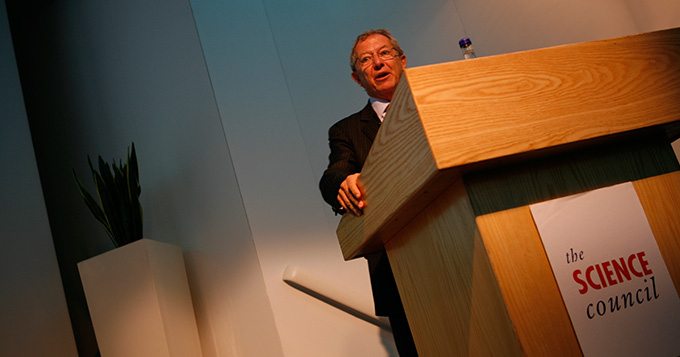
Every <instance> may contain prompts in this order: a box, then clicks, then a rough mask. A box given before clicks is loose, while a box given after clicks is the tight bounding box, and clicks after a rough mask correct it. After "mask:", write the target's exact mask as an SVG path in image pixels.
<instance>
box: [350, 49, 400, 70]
mask: <svg viewBox="0 0 680 357" xmlns="http://www.w3.org/2000/svg"><path fill="white" fill-rule="evenodd" d="M374 55H377V56H378V58H380V60H381V61H389V60H392V59H394V58H395V57H397V56H399V53H397V51H396V50H395V49H394V48H383V49H382V50H380V51H378V52H377V53H364V54H362V55H361V56H359V58H357V61H356V64H357V65H358V67H361V68H363V67H368V66H370V65H371V64H373V63H375V61H374V60H373V58H375V57H374Z"/></svg>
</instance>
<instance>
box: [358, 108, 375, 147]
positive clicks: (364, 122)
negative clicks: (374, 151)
mask: <svg viewBox="0 0 680 357" xmlns="http://www.w3.org/2000/svg"><path fill="white" fill-rule="evenodd" d="M360 113H361V131H362V132H363V133H364V134H365V135H366V137H368V139H369V140H370V141H371V142H373V140H374V139H375V136H376V134H377V133H378V129H380V119H378V115H377V114H375V110H373V107H372V106H371V102H368V104H366V106H365V107H364V109H362V110H361V112H360Z"/></svg>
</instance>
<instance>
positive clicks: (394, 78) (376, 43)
mask: <svg viewBox="0 0 680 357" xmlns="http://www.w3.org/2000/svg"><path fill="white" fill-rule="evenodd" d="M390 50H391V53H393V54H394V55H396V54H397V51H396V50H394V49H393V48H392V44H391V43H390V39H389V38H387V37H385V36H383V35H380V34H374V35H371V36H368V37H367V38H366V39H365V40H363V41H361V42H359V43H358V44H357V46H356V49H355V50H354V51H355V53H356V57H357V58H358V59H359V60H357V62H356V63H355V65H356V71H355V72H352V78H353V79H354V80H355V81H356V82H357V83H359V85H360V86H362V87H364V89H366V93H368V95H370V96H371V97H375V98H379V99H385V100H392V95H393V94H394V90H395V89H396V88H397V84H398V83H399V78H401V74H402V73H403V72H404V68H405V67H406V56H404V55H398V56H395V57H391V56H390V57H389V58H386V59H383V58H380V56H379V54H380V53H381V51H383V52H385V51H390ZM385 53H386V52H385ZM367 55H368V56H369V57H370V59H369V60H368V61H366V63H365V65H362V64H361V58H362V57H364V56H367Z"/></svg>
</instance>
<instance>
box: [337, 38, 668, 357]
mask: <svg viewBox="0 0 680 357" xmlns="http://www.w3.org/2000/svg"><path fill="white" fill-rule="evenodd" d="M679 123H680V29H671V30H665V31H658V32H652V33H646V34H641V35H635V36H628V37H622V38H615V39H609V40H601V41H593V42H586V43H579V44H573V45H566V46H558V47H553V48H546V49H539V50H532V51H526V52H519V53H513V54H506V55H498V56H491V57H485V58H477V59H474V60H469V61H458V62H451V63H444V64H437V65H431V66H423V67H417V68H410V69H407V70H406V71H405V75H404V76H403V77H402V81H401V83H400V84H399V87H398V89H397V92H396V94H395V97H394V99H393V101H392V104H391V105H390V113H388V116H387V118H386V119H385V122H384V124H383V126H382V128H381V129H380V131H379V132H378V135H377V137H376V140H375V142H374V144H373V147H372V149H371V152H370V154H369V156H368V159H367V161H366V164H365V166H364V170H363V171H362V174H361V182H362V183H363V186H364V191H365V198H366V204H367V206H366V209H365V211H364V216H362V217H359V218H357V217H350V216H346V217H344V218H343V219H342V221H341V222H340V225H339V227H338V231H337V234H338V238H339V241H340V245H341V248H342V251H343V254H344V257H345V259H353V258H356V257H360V256H362V255H364V254H367V253H370V252H373V251H377V250H380V249H385V250H386V251H387V254H388V256H389V258H390V262H391V263H392V267H393V271H394V274H395V279H396V281H397V286H398V288H399V291H400V294H401V297H402V300H403V303H404V307H405V309H406V314H407V317H408V320H409V324H410V326H411V329H412V332H413V335H414V339H415V342H416V346H417V348H418V351H419V352H420V355H421V356H451V355H483V356H490V355H503V356H506V355H528V356H543V355H581V354H582V353H581V349H580V347H579V344H578V341H577V339H576V335H575V333H574V330H573V327H572V325H571V323H570V320H569V316H568V314H567V312H566V308H565V306H564V303H563V301H562V297H561V295H560V293H559V290H558V288H557V284H556V282H555V278H554V276H553V274H552V271H551V268H550V265H549V263H548V259H547V257H546V255H545V251H544V249H543V246H542V244H541V240H540V237H539V235H538V232H537V230H536V227H535V224H534V222H533V219H532V216H531V213H530V210H529V206H528V205H530V204H533V203H537V202H541V201H545V200H548V199H553V198H557V197H563V196H566V195H570V194H574V193H580V192H585V191H589V190H593V189H596V188H600V187H606V186H610V185H613V184H617V183H622V182H628V181H633V182H634V186H635V188H636V192H637V193H638V196H639V198H640V201H641V203H642V205H643V207H644V209H645V213H646V215H647V218H648V221H649V223H650V225H651V227H652V231H653V232H654V236H655V238H656V240H657V243H658V245H659V248H660V250H661V253H662V256H663V257H664V260H665V262H666V265H667V267H668V269H669V271H670V274H671V277H672V279H673V282H674V284H675V286H676V289H678V290H679V291H680V259H678V258H680V239H679V238H680V171H678V170H679V169H680V165H679V164H678V161H677V159H676V158H675V156H674V154H673V152H672V149H671V146H670V140H672V139H674V138H677V137H678V136H679V133H680V130H679V128H680V125H679Z"/></svg>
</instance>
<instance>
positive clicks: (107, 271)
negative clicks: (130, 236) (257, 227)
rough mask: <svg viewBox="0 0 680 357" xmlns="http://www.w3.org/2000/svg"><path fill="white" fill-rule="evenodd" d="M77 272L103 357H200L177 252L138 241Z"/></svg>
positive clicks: (93, 260) (86, 263)
mask: <svg viewBox="0 0 680 357" xmlns="http://www.w3.org/2000/svg"><path fill="white" fill-rule="evenodd" d="M78 270H79V271H80V278H81V280H82V282H83V288H84V289H85V297H86V298H87V306H88V308H89V310H90V315H91V317H92V324H93V326H94V331H95V335H96V336H97V344H98V345H99V349H100V352H101V355H102V356H103V357H107V356H111V357H118V356H126V357H127V356H130V357H132V356H140V357H149V356H190V357H193V356H201V355H202V353H201V345H200V340H199V336H198V330H197V328H196V318H195V316H194V309H193V305H192V302H191V295H190V293H189V284H188V281H187V275H186V270H185V268H184V258H183V255H182V249H181V248H179V247H177V246H174V245H171V244H167V243H161V242H156V241H152V240H149V239H142V240H139V241H136V242H134V243H130V244H128V245H125V246H123V247H120V248H117V249H114V250H112V251H110V252H106V253H104V254H101V255H98V256H96V257H94V258H91V259H88V260H85V261H82V262H80V263H78Z"/></svg>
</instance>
